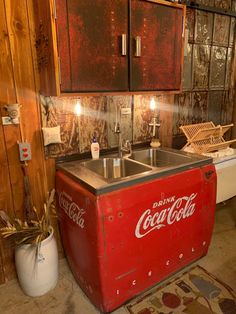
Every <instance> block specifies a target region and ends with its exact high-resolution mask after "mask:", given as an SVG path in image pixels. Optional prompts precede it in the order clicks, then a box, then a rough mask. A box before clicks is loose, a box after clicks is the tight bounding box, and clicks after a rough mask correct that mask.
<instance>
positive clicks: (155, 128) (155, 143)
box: [149, 97, 161, 147]
mask: <svg viewBox="0 0 236 314" xmlns="http://www.w3.org/2000/svg"><path fill="white" fill-rule="evenodd" d="M156 108H157V106H156V101H155V99H154V97H152V98H151V100H150V109H151V110H152V112H153V118H152V121H151V122H150V123H149V125H150V126H152V127H153V129H152V140H151V143H150V145H151V146H152V147H159V146H160V145H161V143H160V141H159V138H158V128H159V127H160V123H158V121H157V120H158V119H157V116H156V112H155V110H156ZM156 133H157V135H156Z"/></svg>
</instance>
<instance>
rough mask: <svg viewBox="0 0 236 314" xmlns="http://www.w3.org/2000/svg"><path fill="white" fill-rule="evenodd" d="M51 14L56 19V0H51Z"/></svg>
mask: <svg viewBox="0 0 236 314" xmlns="http://www.w3.org/2000/svg"><path fill="white" fill-rule="evenodd" d="M53 15H54V19H55V20H56V19H57V7H56V0H53Z"/></svg>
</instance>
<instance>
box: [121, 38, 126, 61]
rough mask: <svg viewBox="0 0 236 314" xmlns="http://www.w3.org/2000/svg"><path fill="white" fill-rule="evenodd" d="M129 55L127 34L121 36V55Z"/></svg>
mask: <svg viewBox="0 0 236 314" xmlns="http://www.w3.org/2000/svg"><path fill="white" fill-rule="evenodd" d="M126 54H127V41H126V34H122V35H121V55H122V56H126Z"/></svg>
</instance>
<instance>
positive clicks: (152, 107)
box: [150, 97, 156, 111]
mask: <svg viewBox="0 0 236 314" xmlns="http://www.w3.org/2000/svg"><path fill="white" fill-rule="evenodd" d="M155 108H156V102H155V99H154V97H152V98H151V100H150V109H151V110H153V111H154V110H155Z"/></svg>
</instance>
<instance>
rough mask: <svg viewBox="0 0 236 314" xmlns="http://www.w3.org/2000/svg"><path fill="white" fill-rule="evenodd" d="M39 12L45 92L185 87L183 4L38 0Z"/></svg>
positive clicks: (38, 41)
mask: <svg viewBox="0 0 236 314" xmlns="http://www.w3.org/2000/svg"><path fill="white" fill-rule="evenodd" d="M42 2H43V3H42ZM35 16H36V21H37V27H36V48H37V55H38V65H39V73H40V80H41V93H42V94H45V95H59V94H60V93H84V92H85V93H86V92H87V93H104V92H105V93H106V92H140V91H144V92H145V91H149V92H150V91H178V90H181V76H182V64H183V42H184V20H185V7H184V6H183V5H179V4H172V3H170V2H166V1H161V0H158V1H157V0H150V1H147V0H114V1H107V0H96V1H94V0H87V1H82V0H56V1H54V0H47V1H40V0H37V1H35Z"/></svg>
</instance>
